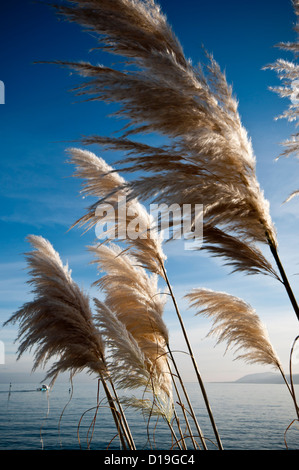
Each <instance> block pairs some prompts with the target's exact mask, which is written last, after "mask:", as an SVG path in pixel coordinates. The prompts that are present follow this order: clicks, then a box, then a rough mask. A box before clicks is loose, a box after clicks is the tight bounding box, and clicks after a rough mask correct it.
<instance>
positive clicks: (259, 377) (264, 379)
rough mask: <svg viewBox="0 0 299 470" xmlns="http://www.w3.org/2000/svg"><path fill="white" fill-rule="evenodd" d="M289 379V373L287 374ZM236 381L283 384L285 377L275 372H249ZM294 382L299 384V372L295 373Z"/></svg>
mask: <svg viewBox="0 0 299 470" xmlns="http://www.w3.org/2000/svg"><path fill="white" fill-rule="evenodd" d="M286 377H287V379H288V380H289V375H287V374H286ZM235 383H246V384H250V383H251V384H283V383H284V381H283V378H282V376H281V375H280V374H275V373H273V372H265V373H260V374H249V375H244V377H241V378H240V379H238V380H236V381H235ZM293 383H294V384H299V374H294V375H293Z"/></svg>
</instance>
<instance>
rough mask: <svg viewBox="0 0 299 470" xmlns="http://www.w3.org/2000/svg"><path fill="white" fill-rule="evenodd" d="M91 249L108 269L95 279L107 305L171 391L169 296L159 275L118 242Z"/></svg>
mask: <svg viewBox="0 0 299 470" xmlns="http://www.w3.org/2000/svg"><path fill="white" fill-rule="evenodd" d="M90 250H91V251H92V252H93V253H94V255H95V261H96V263H97V265H98V267H99V269H100V270H101V271H104V273H105V274H104V275H103V276H101V277H100V279H99V280H98V281H96V283H95V284H96V285H98V286H99V287H100V289H101V291H103V292H104V294H105V305H106V306H107V307H108V308H109V309H110V310H111V311H112V312H114V314H115V315H116V316H117V318H118V320H119V321H120V322H121V323H122V324H123V325H124V327H125V329H126V330H127V331H128V333H129V334H130V335H132V337H133V338H134V340H135V341H136V342H137V344H138V346H139V348H140V349H141V351H142V353H143V354H144V356H145V358H146V360H147V361H148V364H149V365H150V368H152V367H153V368H154V371H155V374H156V375H157V377H159V381H160V383H161V385H160V387H161V388H163V389H164V391H165V392H166V393H169V394H170V391H171V377H170V374H169V369H168V367H167V350H166V345H167V344H168V342H169V338H168V329H167V327H166V325H165V323H164V320H163V311H164V305H165V302H166V298H165V296H163V295H162V294H161V293H160V292H159V290H158V285H157V275H151V276H149V275H148V274H147V273H146V271H145V270H144V269H143V268H142V267H140V266H138V262H137V260H136V259H135V258H134V257H133V256H132V255H129V254H127V253H124V252H123V250H122V249H121V248H120V247H119V246H117V245H115V244H110V245H109V246H108V245H105V244H104V245H98V246H94V247H90ZM98 305H99V304H98Z"/></svg>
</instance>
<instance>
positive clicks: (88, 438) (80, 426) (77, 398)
mask: <svg viewBox="0 0 299 470" xmlns="http://www.w3.org/2000/svg"><path fill="white" fill-rule="evenodd" d="M297 388H298V386H297ZM188 389H189V394H190V397H191V401H192V404H193V407H194V409H195V411H196V414H197V417H198V422H199V425H200V427H201V430H202V432H203V434H204V435H205V437H206V439H207V442H209V444H208V446H209V448H210V449H213V448H215V447H214V444H213V442H215V438H214V435H213V431H212V429H211V426H210V425H209V419H208V418H207V413H206V411H205V406H204V404H203V402H202V399H201V398H200V397H199V395H200V394H199V391H198V386H197V385H196V384H188ZM206 389H207V392H208V396H209V401H210V404H211V408H212V410H213V414H214V418H215V421H216V424H217V427H218V431H219V434H220V436H221V440H222V443H223V446H224V449H226V450H283V449H286V445H285V441H284V437H285V430H286V428H287V427H288V426H289V425H290V424H291V422H292V421H293V420H294V419H295V418H296V416H295V412H294V406H293V403H292V401H291V398H290V396H289V393H288V391H287V389H286V387H285V386H284V385H278V384H275V385H269V384H266V385H261V384H237V383H208V384H206ZM298 392H299V390H298ZM96 404H97V383H96V382H87V383H77V384H76V383H75V384H74V390H73V393H71V391H70V390H69V384H68V383H57V384H56V385H55V386H54V388H53V389H52V390H51V391H50V392H40V391H37V390H36V387H35V386H34V385H32V384H26V383H24V384H12V386H11V393H9V384H0V450H5V449H7V450H35V449H37V450H40V449H45V450H53V449H65V450H66V449H87V448H88V446H90V447H89V448H90V449H92V450H97V449H101V450H103V449H106V448H107V447H108V446H109V448H110V449H119V448H120V445H119V441H118V440H117V438H114V436H115V427H114V426H113V422H112V419H111V414H110V411H109V409H108V408H107V406H106V404H105V402H103V403H101V405H100V407H99V408H98V410H96V408H95V407H96ZM96 411H97V415H96V420H95V425H94V426H93V424H94V418H95V413H96ZM126 416H127V419H128V421H129V424H130V426H131V430H132V433H133V435H134V439H135V442H136V445H137V448H138V449H150V448H156V449H160V450H161V449H165V450H167V449H170V448H171V445H172V441H171V437H170V433H169V429H168V427H167V425H165V424H164V423H163V421H162V420H160V421H159V422H158V423H157V422H156V419H155V418H152V421H151V424H150V426H149V428H148V426H147V420H146V419H145V418H144V417H143V416H142V415H141V413H140V412H135V411H134V412H133V411H132V410H128V411H127V412H126ZM286 439H287V445H288V448H289V449H291V450H298V449H299V429H298V427H296V423H294V424H293V425H292V426H291V428H290V430H289V431H288V432H287V434H286ZM190 448H191V447H190Z"/></svg>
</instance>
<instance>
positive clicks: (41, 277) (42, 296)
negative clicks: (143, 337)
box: [6, 236, 106, 382]
mask: <svg viewBox="0 0 299 470" xmlns="http://www.w3.org/2000/svg"><path fill="white" fill-rule="evenodd" d="M28 240H29V242H30V243H31V244H32V246H33V248H34V250H33V251H32V252H30V253H28V254H27V261H28V266H29V273H30V275H31V278H30V280H29V284H31V285H32V286H33V290H32V292H33V294H34V299H33V300H32V301H30V302H27V303H25V304H24V305H23V307H22V308H20V309H19V310H18V311H17V312H16V313H15V314H13V315H12V316H11V318H10V319H9V320H8V321H7V322H6V323H9V322H12V323H16V322H18V323H19V335H18V338H17V339H18V340H20V345H19V348H18V353H19V357H20V356H21V355H22V354H23V353H24V352H25V351H27V350H31V349H32V348H35V351H34V366H33V370H35V369H36V368H37V367H39V366H45V365H46V364H47V363H48V361H49V360H50V359H53V358H56V357H58V360H57V361H56V362H55V363H54V364H53V365H52V366H51V368H50V369H49V371H48V372H47V377H48V378H51V379H52V382H54V380H55V378H56V377H57V375H58V374H59V373H61V372H65V371H70V372H71V373H72V374H75V373H77V372H80V371H82V370H83V369H87V370H89V371H90V372H95V373H96V374H97V375H101V376H102V375H105V374H106V365H105V360H104V342H103V340H102V337H101V335H100V332H99V330H98V329H97V328H96V327H95V326H94V323H93V320H92V313H91V309H90V305H89V299H88V297H87V295H86V294H85V293H84V292H83V291H82V290H81V289H80V288H79V287H78V285H77V284H76V283H75V282H74V281H73V280H72V278H71V271H70V270H69V268H68V266H65V265H63V263H62V261H61V259H60V256H59V254H58V253H57V252H56V251H55V250H54V248H53V246H52V245H51V244H50V243H49V242H48V240H45V239H44V238H43V237H39V236H29V237H28Z"/></svg>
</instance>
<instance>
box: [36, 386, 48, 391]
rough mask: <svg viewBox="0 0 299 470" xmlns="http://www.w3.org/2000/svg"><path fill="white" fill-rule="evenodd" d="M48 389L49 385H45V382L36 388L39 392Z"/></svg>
mask: <svg viewBox="0 0 299 470" xmlns="http://www.w3.org/2000/svg"><path fill="white" fill-rule="evenodd" d="M49 389H50V387H49V385H46V384H43V385H42V386H41V387H39V388H37V390H38V391H39V392H46V391H47V390H49Z"/></svg>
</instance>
